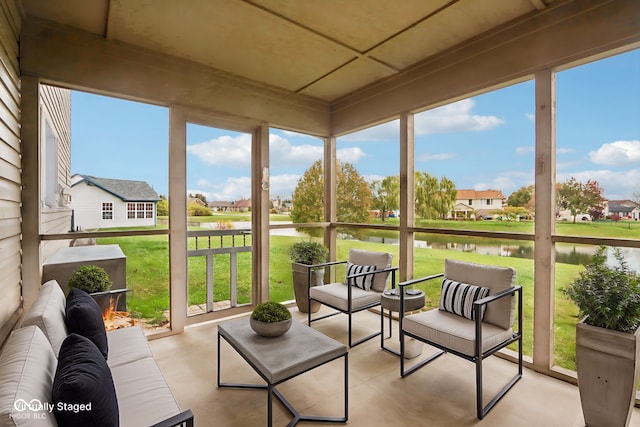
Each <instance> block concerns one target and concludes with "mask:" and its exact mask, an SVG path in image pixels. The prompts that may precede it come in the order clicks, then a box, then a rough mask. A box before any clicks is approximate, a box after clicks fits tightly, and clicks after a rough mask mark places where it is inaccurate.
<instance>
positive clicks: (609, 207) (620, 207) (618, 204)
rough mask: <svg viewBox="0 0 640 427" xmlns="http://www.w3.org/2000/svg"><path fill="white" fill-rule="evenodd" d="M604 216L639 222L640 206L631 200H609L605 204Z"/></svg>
mask: <svg viewBox="0 0 640 427" xmlns="http://www.w3.org/2000/svg"><path fill="white" fill-rule="evenodd" d="M604 216H605V218H606V217H613V216H617V217H619V218H621V219H634V220H639V219H640V204H639V203H636V202H633V201H631V200H608V201H607V202H606V203H605V209H604Z"/></svg>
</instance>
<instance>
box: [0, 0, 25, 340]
mask: <svg viewBox="0 0 640 427" xmlns="http://www.w3.org/2000/svg"><path fill="white" fill-rule="evenodd" d="M18 10H19V9H18V5H17V4H16V3H15V2H14V1H13V0H0V254H1V255H0V271H2V275H0V343H2V342H3V341H4V339H5V338H6V336H7V335H8V333H9V331H10V329H11V327H12V326H13V324H14V323H15V321H16V320H17V316H18V314H19V309H20V307H21V305H22V298H21V275H22V267H21V266H22V255H21V238H20V235H21V224H20V200H21V198H20V192H21V185H22V176H21V167H22V165H21V145H20V119H21V113H20V101H21V100H20V81H19V75H20V72H19V69H20V68H19V56H18V52H19V48H18V39H19V34H20V27H21V17H20V14H19V12H18Z"/></svg>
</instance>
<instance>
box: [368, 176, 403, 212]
mask: <svg viewBox="0 0 640 427" xmlns="http://www.w3.org/2000/svg"><path fill="white" fill-rule="evenodd" d="M370 188H371V194H372V197H373V203H372V205H371V207H372V208H373V209H378V210H379V211H380V218H381V219H382V221H384V218H385V217H386V214H387V212H388V211H392V210H395V209H398V208H399V207H400V177H398V176H397V175H393V176H388V177H386V178H384V179H382V180H379V181H373V182H372V183H371V185H370Z"/></svg>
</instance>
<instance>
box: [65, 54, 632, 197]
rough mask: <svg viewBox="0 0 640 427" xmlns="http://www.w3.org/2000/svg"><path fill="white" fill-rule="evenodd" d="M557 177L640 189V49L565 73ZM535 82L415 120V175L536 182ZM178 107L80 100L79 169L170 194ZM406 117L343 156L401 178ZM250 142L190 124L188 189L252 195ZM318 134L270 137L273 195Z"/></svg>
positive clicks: (361, 135)
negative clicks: (172, 119) (172, 122)
mask: <svg viewBox="0 0 640 427" xmlns="http://www.w3.org/2000/svg"><path fill="white" fill-rule="evenodd" d="M556 87H557V89H556V93H557V105H556V108H557V123H556V135H557V137H556V144H557V160H556V161H557V165H556V166H557V168H556V172H557V180H558V182H563V181H565V180H567V179H568V178H570V177H572V176H573V177H575V178H576V179H578V180H580V181H583V182H586V180H587V179H595V180H597V181H598V182H599V183H600V185H601V186H602V187H603V188H604V195H605V197H607V198H609V199H630V198H632V196H633V193H634V192H635V193H640V50H635V51H632V52H628V53H625V54H621V55H617V56H614V57H611V58H607V59H604V60H602V61H597V62H593V63H590V64H586V65H583V66H580V67H577V68H571V69H568V70H565V71H562V72H559V73H558V74H557V80H556ZM534 90H535V87H534V83H533V81H527V82H524V83H520V84H517V85H513V86H510V87H507V88H504V89H500V90H497V91H493V92H490V93H486V94H483V95H479V96H474V97H472V98H468V99H464V100H461V101H458V102H455V103H452V104H448V105H445V106H443V107H440V108H437V109H434V110H430V111H426V112H422V113H419V114H417V115H416V118H415V123H416V131H415V147H416V148H415V167H416V170H418V171H423V172H428V173H430V174H431V175H434V176H436V177H438V178H440V177H442V176H446V177H447V178H449V179H451V180H453V181H454V182H455V183H456V187H457V188H458V189H476V190H483V189H495V190H501V191H502V192H503V194H504V195H505V196H508V195H509V194H511V193H512V192H513V191H515V190H517V189H518V188H520V187H522V186H526V185H530V184H533V180H534V151H533V150H534V143H535V134H534V131H535V122H534V112H535V95H534ZM168 119H169V112H168V109H166V108H162V107H157V106H151V105H147V104H140V103H135V102H129V101H122V100H117V99H114V98H107V97H102V96H96V95H89V94H85V93H81V92H74V93H73V95H72V151H71V156H72V173H81V174H87V175H94V176H97V177H102V178H116V179H131V180H142V181H147V182H148V183H149V184H151V185H152V186H153V187H154V188H155V189H156V191H157V192H158V193H159V194H163V195H167V188H168V174H167V165H168V133H169V130H168V129H169V127H168ZM398 129H399V124H398V122H397V121H392V122H388V123H385V124H382V125H379V126H376V127H373V128H369V129H365V130H363V131H360V132H356V133H354V134H351V135H347V136H343V137H340V138H338V143H337V149H338V158H339V159H341V160H343V161H349V162H351V163H353V164H354V165H355V166H356V168H357V169H358V170H359V172H360V173H361V174H362V175H363V176H364V177H365V178H366V179H368V180H373V179H379V178H382V177H385V176H388V175H395V174H397V173H398V172H399V153H398V150H399V143H398ZM250 152H251V150H250V136H249V135H248V134H241V133H237V132H231V131H227V130H222V129H215V128H208V127H204V126H198V125H192V124H190V125H188V127H187V191H188V192H189V193H196V192H199V193H203V194H205V195H207V198H208V200H228V201H232V200H237V199H239V198H243V197H244V198H247V197H249V196H250ZM322 153H323V150H322V142H321V140H320V139H318V138H314V137H311V136H307V135H300V134H297V133H293V132H286V131H282V130H279V129H271V137H270V161H271V167H270V190H271V197H273V198H275V197H276V196H280V197H281V198H284V199H286V198H289V197H290V196H291V194H292V192H293V189H294V188H295V185H296V182H297V180H298V179H299V178H300V177H301V175H302V174H303V173H304V171H305V169H307V168H308V167H309V166H310V165H311V164H312V163H313V162H314V161H315V160H317V159H320V158H321V157H322Z"/></svg>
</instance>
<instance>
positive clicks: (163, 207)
mask: <svg viewBox="0 0 640 427" xmlns="http://www.w3.org/2000/svg"><path fill="white" fill-rule="evenodd" d="M156 216H169V201H168V200H167V199H163V198H162V196H160V201H159V202H158V203H157V204H156Z"/></svg>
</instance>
